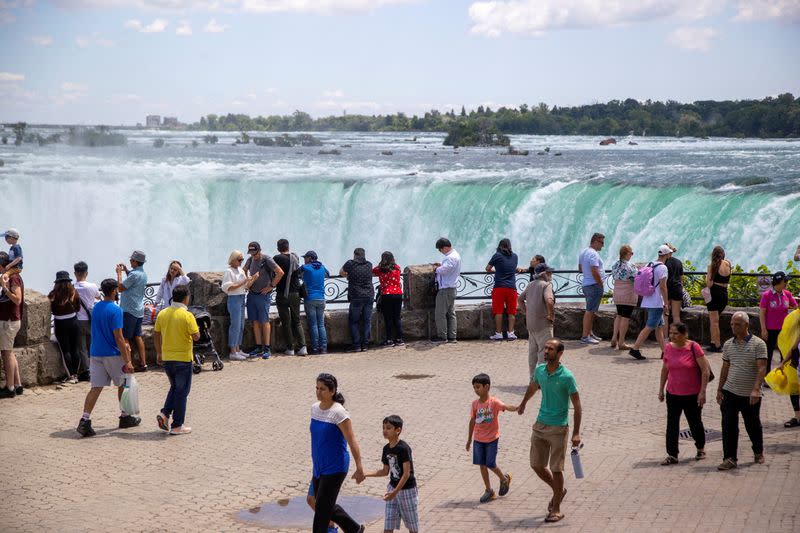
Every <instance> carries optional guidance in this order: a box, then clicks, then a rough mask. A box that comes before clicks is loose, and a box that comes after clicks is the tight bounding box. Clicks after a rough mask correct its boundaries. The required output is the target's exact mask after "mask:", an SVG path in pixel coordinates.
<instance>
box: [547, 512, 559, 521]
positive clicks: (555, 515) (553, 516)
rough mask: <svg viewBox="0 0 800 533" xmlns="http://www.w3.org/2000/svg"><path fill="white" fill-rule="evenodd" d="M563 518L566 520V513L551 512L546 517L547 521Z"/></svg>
mask: <svg viewBox="0 0 800 533" xmlns="http://www.w3.org/2000/svg"><path fill="white" fill-rule="evenodd" d="M562 520H564V513H550V514H548V515H547V518H545V519H544V521H545V522H560V521H562Z"/></svg>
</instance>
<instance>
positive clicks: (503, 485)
mask: <svg viewBox="0 0 800 533" xmlns="http://www.w3.org/2000/svg"><path fill="white" fill-rule="evenodd" d="M510 486H511V474H506V477H504V478H503V481H501V482H500V496H505V495H506V494H508V488H509V487H510Z"/></svg>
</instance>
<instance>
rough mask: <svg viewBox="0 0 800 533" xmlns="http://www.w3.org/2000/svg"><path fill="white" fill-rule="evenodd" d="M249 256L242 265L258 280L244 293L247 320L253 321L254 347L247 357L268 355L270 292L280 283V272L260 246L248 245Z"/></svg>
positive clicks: (267, 357) (264, 356)
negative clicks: (245, 294)
mask: <svg viewBox="0 0 800 533" xmlns="http://www.w3.org/2000/svg"><path fill="white" fill-rule="evenodd" d="M247 253H248V254H249V255H250V257H248V258H247V261H246V262H245V264H244V270H245V272H247V275H248V276H255V275H256V274H258V277H257V278H256V280H255V281H254V282H253V284H252V285H250V289H249V290H248V291H247V304H246V305H247V319H248V320H250V321H251V322H253V335H255V338H256V345H255V347H254V348H253V349H252V350H251V351H250V353H249V354H247V355H248V356H249V357H250V358H256V357H261V358H262V359H269V356H270V333H271V331H270V324H269V306H270V303H272V290H273V289H274V288H275V287H276V286H277V285H278V283H280V281H281V278H282V277H283V269H282V268H281V267H279V266H278V264H277V263H276V262H275V261H274V260H273V259H272V258H271V257H269V256H267V255H264V254H262V253H261V245H260V244H258V243H257V242H256V241H253V242H251V243H250V244H248V245H247Z"/></svg>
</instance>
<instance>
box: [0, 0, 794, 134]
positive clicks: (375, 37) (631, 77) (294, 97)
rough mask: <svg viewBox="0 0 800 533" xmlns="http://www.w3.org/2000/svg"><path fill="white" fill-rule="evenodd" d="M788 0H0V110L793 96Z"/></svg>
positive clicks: (266, 108) (337, 109) (184, 110)
mask: <svg viewBox="0 0 800 533" xmlns="http://www.w3.org/2000/svg"><path fill="white" fill-rule="evenodd" d="M798 45H800V0H638V1H627V0H616V1H612V2H609V1H608V0H516V1H495V2H484V1H473V0H194V1H188V0H55V1H50V2H47V1H42V0H0V49H2V50H3V54H2V56H0V121H6V122H8V121H16V120H26V121H28V122H60V123H63V122H69V123H107V124H121V123H125V124H135V123H136V122H144V116H145V115H147V114H151V113H152V114H161V115H176V116H177V117H178V118H179V119H180V120H181V121H184V122H192V121H196V120H198V119H199V117H200V116H201V115H203V114H207V113H218V114H221V113H228V112H233V113H247V114H251V115H256V114H275V113H278V114H284V113H291V112H292V111H294V110H295V109H301V110H305V111H308V112H310V113H311V114H312V115H314V116H320V115H329V114H340V113H342V112H343V111H347V112H348V113H369V114H372V113H391V112H396V111H404V112H406V113H409V114H414V113H422V112H424V111H425V110H427V109H431V108H438V109H441V110H448V109H450V108H453V109H456V110H459V109H460V107H461V105H462V104H463V105H466V106H467V108H473V107H477V106H478V105H480V104H484V105H490V106H491V107H493V108H496V107H499V106H501V105H510V106H517V105H519V104H521V103H528V104H532V105H533V104H537V103H539V102H546V103H548V104H550V105H576V104H583V103H592V102H604V101H608V100H610V99H614V98H618V99H624V98H628V97H631V98H636V99H640V100H644V99H648V98H649V99H653V100H665V99H673V100H679V101H693V100H698V99H742V98H763V97H765V96H769V95H777V94H779V93H782V92H792V93H793V94H795V95H799V94H800V61H799V60H798V59H797V50H798Z"/></svg>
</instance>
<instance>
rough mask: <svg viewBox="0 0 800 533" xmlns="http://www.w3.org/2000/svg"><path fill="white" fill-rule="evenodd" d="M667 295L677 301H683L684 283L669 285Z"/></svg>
mask: <svg viewBox="0 0 800 533" xmlns="http://www.w3.org/2000/svg"><path fill="white" fill-rule="evenodd" d="M667 297H668V298H669V299H670V300H672V301H675V302H683V285H681V284H678V285H667Z"/></svg>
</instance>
